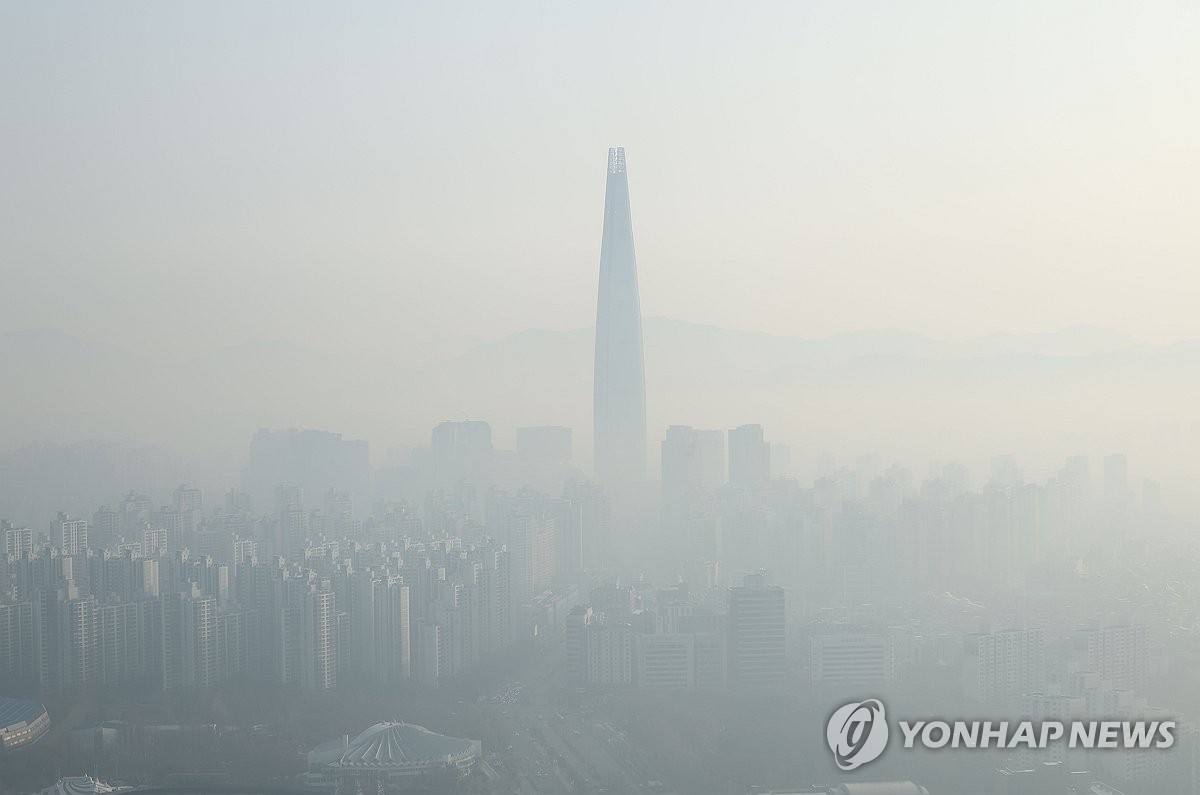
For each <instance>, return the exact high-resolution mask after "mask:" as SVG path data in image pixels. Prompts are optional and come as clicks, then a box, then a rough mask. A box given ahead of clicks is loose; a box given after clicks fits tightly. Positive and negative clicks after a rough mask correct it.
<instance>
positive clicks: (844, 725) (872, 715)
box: [825, 698, 888, 770]
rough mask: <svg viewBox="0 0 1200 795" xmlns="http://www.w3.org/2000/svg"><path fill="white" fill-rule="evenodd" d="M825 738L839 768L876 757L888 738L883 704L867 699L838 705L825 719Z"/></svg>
mask: <svg viewBox="0 0 1200 795" xmlns="http://www.w3.org/2000/svg"><path fill="white" fill-rule="evenodd" d="M825 739H826V740H827V741H828V742H829V750H831V751H833V759H834V761H835V762H837V766H838V767H840V768H841V769H842V770H853V769H855V768H856V767H861V766H862V765H865V764H866V763H867V762H870V761H872V760H874V759H877V758H878V757H879V755H880V754H882V753H883V749H884V748H886V747H887V741H888V726H887V720H886V718H885V717H884V711H883V703H882V702H881V701H879V700H878V699H874V698H869V699H867V700H866V701H856V702H853V703H850V704H847V705H846V706H844V707H840V708H839V709H838V710H837V711H836V712H834V713H833V715H831V716H830V718H829V724H828V725H827V726H826V727H825Z"/></svg>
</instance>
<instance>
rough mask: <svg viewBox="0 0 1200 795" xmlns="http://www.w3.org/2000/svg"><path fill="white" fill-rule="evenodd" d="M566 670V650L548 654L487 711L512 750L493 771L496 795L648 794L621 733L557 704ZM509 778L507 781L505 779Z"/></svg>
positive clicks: (495, 762)
mask: <svg viewBox="0 0 1200 795" xmlns="http://www.w3.org/2000/svg"><path fill="white" fill-rule="evenodd" d="M564 668H565V650H564V648H563V646H562V644H561V643H560V644H558V645H557V646H555V647H552V648H548V649H546V650H545V651H544V653H543V654H541V655H539V657H538V660H537V662H536V663H535V664H534V665H532V666H530V668H529V669H528V670H527V671H526V672H525V674H524V675H523V676H521V677H520V678H519V679H518V680H517V681H515V682H513V683H512V684H510V685H509V686H508V687H506V688H504V690H503V691H502V692H501V693H499V694H497V695H496V696H494V697H493V698H492V700H491V701H489V703H488V704H487V705H486V706H485V710H486V711H487V712H488V713H490V714H491V716H492V717H493V719H494V720H496V722H497V725H498V726H499V727H500V729H501V733H502V736H504V737H505V738H506V739H507V742H508V743H509V745H510V746H511V749H500V750H499V753H498V759H494V760H493V765H492V766H493V767H494V768H497V770H496V772H497V774H498V776H499V778H500V781H502V782H504V784H502V785H501V786H498V787H494V788H493V789H494V791H496V792H519V793H521V795H543V794H546V795H549V793H563V792H573V793H578V794H579V795H589V794H590V793H603V792H609V793H637V792H649V791H650V790H649V789H648V788H647V787H646V786H645V782H646V777H645V776H644V775H642V774H641V772H640V771H639V770H638V767H637V765H636V763H635V762H634V754H633V753H632V751H631V749H630V748H629V745H628V742H627V741H626V739H625V736H624V734H623V732H622V731H621V730H620V729H619V728H617V727H614V726H612V725H611V724H609V723H606V722H603V721H601V720H599V719H594V717H593V716H592V715H590V714H579V711H578V710H574V709H564V708H563V707H562V705H561V704H556V703H555V701H556V697H561V688H562V677H563V672H564ZM506 774H507V775H506Z"/></svg>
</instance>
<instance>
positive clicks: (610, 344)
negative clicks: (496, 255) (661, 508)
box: [593, 147, 646, 484]
mask: <svg viewBox="0 0 1200 795" xmlns="http://www.w3.org/2000/svg"><path fill="white" fill-rule="evenodd" d="M595 364H596V373H595V378H596V380H595V392H594V401H593V420H594V431H595V437H594V438H595V474H596V478H597V479H598V480H599V481H600V482H602V483H607V484H620V483H634V482H639V481H642V480H645V477H646V368H645V363H644V359H643V354H642V304H641V299H640V298H639V297H638V281H637V258H636V256H635V255H634V250H633V218H632V214H631V212H630V209H629V179H628V175H627V174H626V172H625V149H624V148H623V147H616V148H615V149H609V150H608V181H607V184H606V186H605V192H604V236H603V239H602V241H601V244H600V287H599V292H598V296H597V301H596V363H595Z"/></svg>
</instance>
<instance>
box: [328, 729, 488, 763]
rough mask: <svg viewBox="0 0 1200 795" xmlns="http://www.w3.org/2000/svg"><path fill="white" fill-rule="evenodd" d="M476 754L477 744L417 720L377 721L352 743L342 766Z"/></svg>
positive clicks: (419, 760) (428, 761)
mask: <svg viewBox="0 0 1200 795" xmlns="http://www.w3.org/2000/svg"><path fill="white" fill-rule="evenodd" d="M474 753H475V743H473V742H471V741H470V740H462V739H459V738H458V737H447V736H446V735H444V734H437V733H436V732H431V731H429V729H426V728H425V727H424V726H418V725H416V724H415V723H394V722H385V723H376V724H375V725H374V726H372V727H370V728H369V729H367V730H366V731H364V732H363V733H362V734H360V735H358V736H357V737H355V738H354V739H353V740H351V741H350V742H349V744H348V745H347V746H346V748H345V750H343V751H342V754H341V757H340V758H338V759H337V761H336V762H335V763H334V764H336V765H338V766H340V767H403V766H406V765H425V764H429V763H430V762H434V761H451V760H455V759H458V758H460V757H463V756H468V755H471V754H474Z"/></svg>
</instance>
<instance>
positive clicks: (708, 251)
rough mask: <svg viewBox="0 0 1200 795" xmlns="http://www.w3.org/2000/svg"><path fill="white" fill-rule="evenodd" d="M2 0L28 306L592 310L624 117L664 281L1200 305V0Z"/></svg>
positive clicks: (1005, 315)
mask: <svg viewBox="0 0 1200 795" xmlns="http://www.w3.org/2000/svg"><path fill="white" fill-rule="evenodd" d="M868 9H869V10H868ZM0 13H3V15H4V16H3V21H4V24H3V25H0V37H2V38H0V44H2V45H3V46H2V47H0V67H3V70H4V72H5V73H6V74H8V75H10V76H11V77H12V78H14V79H12V80H9V81H7V85H6V87H5V89H4V93H3V96H4V99H5V101H6V104H7V107H8V109H9V110H8V112H6V114H5V116H6V120H5V122H4V130H5V135H6V137H7V138H8V140H9V146H7V147H6V152H5V154H4V155H0V157H3V158H4V160H5V165H4V173H5V175H6V179H5V180H4V185H3V187H0V207H2V208H3V210H4V212H3V213H2V214H0V235H2V236H3V238H4V239H5V240H6V243H5V257H4V259H5V262H6V265H5V266H4V268H5V270H6V271H7V272H8V274H9V280H8V281H9V284H10V286H11V289H12V292H13V293H14V294H17V295H20V296H22V300H21V301H18V302H14V303H13V304H12V305H10V306H9V307H8V309H7V311H6V312H5V313H4V314H3V315H2V316H0V331H9V330H14V329H20V328H29V327H35V328H36V327H53V328H61V329H62V330H64V331H66V332H67V333H70V334H74V335H76V336H80V337H82V338H85V339H96V340H103V341H105V342H109V343H112V344H115V345H120V346H123V347H131V348H134V349H137V346H141V347H143V348H146V349H149V350H152V351H154V352H158V353H185V354H186V353H198V352H201V351H204V350H208V349H210V348H212V347H222V346H227V345H235V344H239V343H243V342H246V341H249V340H256V339H276V338H283V339H289V340H294V341H295V342H297V343H299V344H305V345H314V344H317V343H318V342H319V341H322V340H327V341H329V342H330V343H331V344H332V347H334V348H349V347H355V348H358V349H360V350H368V351H371V352H372V353H375V354H377V353H379V352H382V351H386V350H387V349H388V348H389V347H394V346H397V345H401V344H406V345H421V344H431V343H434V342H437V341H439V340H446V339H456V338H468V339H497V338H500V337H503V336H505V335H507V334H510V333H513V332H516V331H519V330H522V329H526V328H542V327H544V328H550V329H559V330H563V329H572V328H580V327H584V326H586V325H590V324H591V322H592V321H593V320H594V307H595V289H596V280H595V276H596V262H597V251H598V245H599V238H600V214H601V213H600V211H601V206H602V201H603V196H602V192H603V184H604V183H603V179H604V163H603V158H604V151H605V149H606V147H608V146H610V145H623V146H625V147H626V148H627V151H628V152H629V169H630V185H631V192H632V202H633V213H634V219H635V222H634V223H635V233H636V236H637V244H638V254H639V261H640V265H641V267H640V279H641V288H642V296H643V310H644V313H645V314H646V315H647V316H666V317H673V318H678V319H681V320H685V321H693V322H702V323H708V324H713V325H716V326H720V327H726V328H735V329H745V330H752V331H762V332H769V333H774V334H781V335H786V336H795V337H804V338H819V337H824V336H828V335H831V334H836V333H838V332H842V331H849V330H854V329H862V328H879V327H883V328H903V329H909V330H912V331H915V332H918V333H922V334H926V335H930V336H934V337H939V338H968V337H975V336H980V335H987V334H992V333H1015V334H1027V333H1042V332H1048V331H1053V330H1056V329H1058V328H1062V327H1064V326H1074V325H1080V324H1083V325H1097V326H1105V327H1114V328H1118V329H1120V330H1122V331H1125V332H1127V333H1130V334H1132V335H1134V336H1137V337H1139V338H1142V339H1145V340H1147V341H1148V342H1155V343H1162V342H1166V341H1171V340H1180V339H1189V338H1195V337H1200V318H1197V316H1196V315H1195V313H1194V312H1193V311H1192V306H1191V302H1190V299H1189V296H1188V291H1187V290H1186V289H1179V288H1181V287H1183V286H1185V285H1188V284H1190V283H1191V282H1192V281H1193V279H1192V277H1190V275H1189V273H1190V270H1191V267H1192V264H1193V263H1194V262H1195V261H1196V258H1197V255H1198V254H1200V243H1198V242H1197V240H1196V238H1195V236H1194V235H1191V234H1188V232H1187V230H1188V228H1189V226H1190V219H1191V218H1193V217H1194V216H1195V214H1196V211H1197V209H1198V208H1200V188H1197V186H1198V185H1200V179H1198V177H1200V158H1197V156H1196V154H1195V148H1194V146H1192V145H1191V141H1193V140H1194V139H1195V137H1196V134H1197V132H1198V131H1200V123H1198V122H1200V120H1198V118H1197V114H1196V111H1195V107H1197V106H1200V105H1198V103H1197V102H1195V100H1196V99H1197V97H1196V91H1197V88H1196V86H1198V85H1200V79H1197V78H1198V74H1197V70H1196V68H1195V64H1194V63H1193V60H1194V59H1191V58H1190V57H1189V56H1190V48H1191V43H1192V42H1194V40H1195V39H1196V38H1197V35H1195V34H1197V33H1198V32H1200V11H1198V10H1197V9H1196V8H1194V7H1192V6H1187V5H1179V6H1175V7H1173V8H1172V9H1171V10H1170V11H1168V10H1167V9H1166V8H1163V7H1156V8H1155V9H1132V8H1129V7H1125V6H1121V5H1118V4H1102V3H1066V4H1059V5H1056V6H1054V7H1052V8H1048V7H1042V6H1035V5H1020V4H1018V5H1005V6H996V7H989V8H984V7H974V6H972V7H966V6H963V5H962V4H951V3H942V4H930V5H926V6H921V7H919V8H917V7H907V8H901V7H892V6H887V5H876V6H858V7H850V6H844V5H840V4H820V3H809V4H763V5H757V6H755V7H754V8H752V9H741V10H740V13H739V14H738V15H731V14H728V13H724V12H723V11H722V10H721V8H720V6H716V5H709V4H693V5H691V6H689V8H688V13H687V14H681V13H677V12H676V11H674V10H671V9H669V8H667V7H655V6H644V5H640V4H630V5H620V4H618V5H617V6H613V7H604V8H601V7H599V6H596V7H580V8H566V7H559V6H546V7H541V8H538V7H536V6H528V7H523V8H520V9H513V10H501V9H499V8H495V7H489V6H482V7H477V8H475V9H473V11H472V13H466V10H465V7H461V8H459V7H453V6H442V5H434V4H430V5H422V4H417V5H405V6H402V7H401V6H393V5H387V4H364V5H360V6H356V7H355V8H354V9H351V10H349V11H348V13H337V14H334V13H333V12H332V10H330V9H325V8H322V7H321V6H319V5H314V4H292V3H289V4H269V3H268V4H260V5H255V6H239V5H235V4H214V5H206V6H204V8H203V10H201V9H199V8H198V7H185V6H181V5H170V6H164V5H157V4H125V5H122V6H120V7H119V8H111V7H98V6H62V5H57V4H54V3H46V4H10V5H8V6H6V8H5V9H4V11H3V12H0ZM667 29H669V30H671V31H672V32H673V33H674V34H677V35H672V36H662V35H660V32H661V31H663V30H667ZM567 42H570V46H569V47H568V46H567ZM1189 97H1190V98H1191V100H1192V101H1190V102H1189V101H1187V100H1188V98H1189ZM718 109H719V111H718ZM735 275H736V277H737V281H736V284H737V289H735V290H730V289H727V288H726V285H727V283H728V282H729V280H730V279H732V278H733V277H734V276H735ZM900 296H903V300H897V298H898V297H900ZM981 310H982V311H981ZM150 329H152V330H153V333H147V332H148V330H150Z"/></svg>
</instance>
